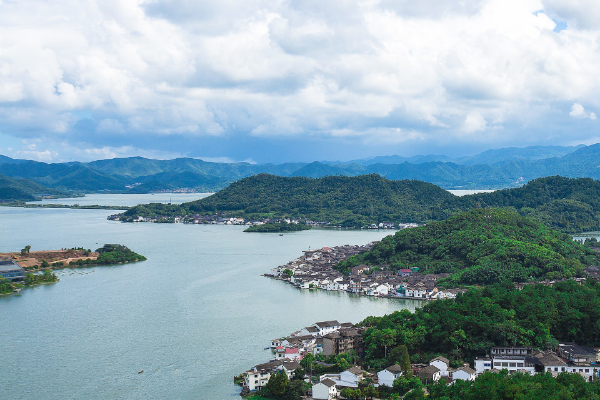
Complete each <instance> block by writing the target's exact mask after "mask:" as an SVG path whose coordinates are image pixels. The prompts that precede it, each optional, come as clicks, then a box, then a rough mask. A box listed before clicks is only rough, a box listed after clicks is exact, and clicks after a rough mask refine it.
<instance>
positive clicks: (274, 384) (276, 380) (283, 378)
mask: <svg viewBox="0 0 600 400" xmlns="http://www.w3.org/2000/svg"><path fill="white" fill-rule="evenodd" d="M288 381H289V379H288V376H287V374H286V373H285V372H283V371H280V372H277V373H274V374H271V377H270V378H269V381H268V382H267V384H266V385H265V386H266V388H267V389H268V390H269V392H271V393H272V394H273V395H274V396H275V397H281V396H283V395H284V394H285V390H286V388H287V385H288Z"/></svg>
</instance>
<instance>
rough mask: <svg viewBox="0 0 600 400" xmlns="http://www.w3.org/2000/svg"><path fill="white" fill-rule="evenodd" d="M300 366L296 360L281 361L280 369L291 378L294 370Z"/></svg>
mask: <svg viewBox="0 0 600 400" xmlns="http://www.w3.org/2000/svg"><path fill="white" fill-rule="evenodd" d="M299 366H300V364H299V363H298V362H297V361H287V362H285V361H284V363H283V365H282V370H283V371H284V372H285V373H286V375H287V377H288V379H291V378H292V375H293V373H294V371H295V370H296V369H297V368H298V367H299Z"/></svg>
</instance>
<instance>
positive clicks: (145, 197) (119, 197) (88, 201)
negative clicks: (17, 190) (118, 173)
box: [29, 193, 212, 206]
mask: <svg viewBox="0 0 600 400" xmlns="http://www.w3.org/2000/svg"><path fill="white" fill-rule="evenodd" d="M211 194H212V193H155V194H110V195H108V194H95V193H92V194H86V195H85V196H84V197H66V198H62V199H43V200H41V201H30V202H29V204H66V205H69V206H72V205H74V204H79V205H80V206H92V205H103V206H135V205H138V204H144V203H169V202H171V203H172V204H181V203H184V202H186V201H194V200H198V199H202V198H204V197H207V196H210V195H211Z"/></svg>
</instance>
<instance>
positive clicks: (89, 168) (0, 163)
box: [0, 144, 600, 193]
mask: <svg viewBox="0 0 600 400" xmlns="http://www.w3.org/2000/svg"><path fill="white" fill-rule="evenodd" d="M599 160H600V144H595V145H591V146H583V145H581V146H574V147H560V146H533V147H525V148H514V147H512V148H505V149H496V150H487V151H485V152H483V153H480V154H477V155H474V156H469V157H460V158H450V157H447V156H442V155H422V156H414V157H408V158H407V157H400V156H381V157H375V158H371V159H364V160H355V161H350V162H332V161H322V162H313V163H285V164H279V165H275V164H260V165H257V164H249V163H214V162H206V161H202V160H199V159H193V158H178V159H173V160H153V159H146V158H142V157H130V158H115V159H111V160H98V161H93V162H89V163H79V162H70V163H56V164H47V163H42V162H36V161H29V160H17V159H12V158H9V157H6V156H0V174H3V175H5V176H8V177H11V178H15V179H29V180H31V181H35V182H37V183H39V184H41V185H44V186H46V187H49V188H57V189H61V190H68V191H80V192H99V191H110V192H121V193H147V192H150V191H160V190H176V189H182V188H187V189H192V190H195V191H217V190H220V189H222V188H224V187H226V186H227V185H229V184H230V183H231V182H234V181H237V180H239V179H241V178H245V177H248V176H252V175H256V174H259V173H267V174H272V175H278V176H283V177H290V176H303V177H310V178H320V177H324V176H329V175H343V176H358V175H366V174H373V173H375V174H379V175H381V176H383V177H386V178H388V179H391V180H401V179H417V180H421V181H425V182H429V183H433V184H435V185H438V186H440V187H442V188H445V189H499V188H510V187H516V186H520V185H522V184H523V183H525V182H528V181H530V180H532V179H535V178H539V177H544V176H551V175H561V176H566V177H588V178H594V179H600V161H599Z"/></svg>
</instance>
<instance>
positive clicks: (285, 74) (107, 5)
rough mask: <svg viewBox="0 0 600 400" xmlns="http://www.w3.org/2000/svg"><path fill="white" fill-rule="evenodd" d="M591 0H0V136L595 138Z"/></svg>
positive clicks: (97, 140) (367, 152)
mask: <svg viewBox="0 0 600 400" xmlns="http://www.w3.org/2000/svg"><path fill="white" fill-rule="evenodd" d="M599 46H600V2H599V1H597V0H481V1H479V0H461V1H447V0H420V1H411V0H365V1H349V0H348V1H347V0H327V1H323V0H295V1H291V0H220V1H204V0H53V1H47V0H44V1H41V0H25V1H23V0H0V154H3V155H7V156H9V157H13V158H25V159H33V160H38V161H44V162H64V161H71V160H72V161H76V160H77V161H91V160H96V159H105V158H114V157H130V156H143V157H149V158H161V159H169V158H175V157H195V158H202V159H204V160H207V161H225V162H227V161H229V162H230V161H247V162H256V163H266V162H274V163H282V162H291V161H293V162H310V161H314V160H332V161H333V160H342V161H346V160H352V159H358V158H367V157H374V156H379V155H392V154H397V155H402V156H412V155H416V154H445V155H449V156H460V155H468V154H474V153H477V152H480V151H483V150H486V149H490V148H502V147H512V146H516V147H525V146H530V145H565V146H569V145H577V144H593V143H597V142H600V130H599V124H600V121H599V120H598V119H597V114H598V113H599V112H600V90H599V89H600V73H599V72H598V71H599V67H600V48H599Z"/></svg>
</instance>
